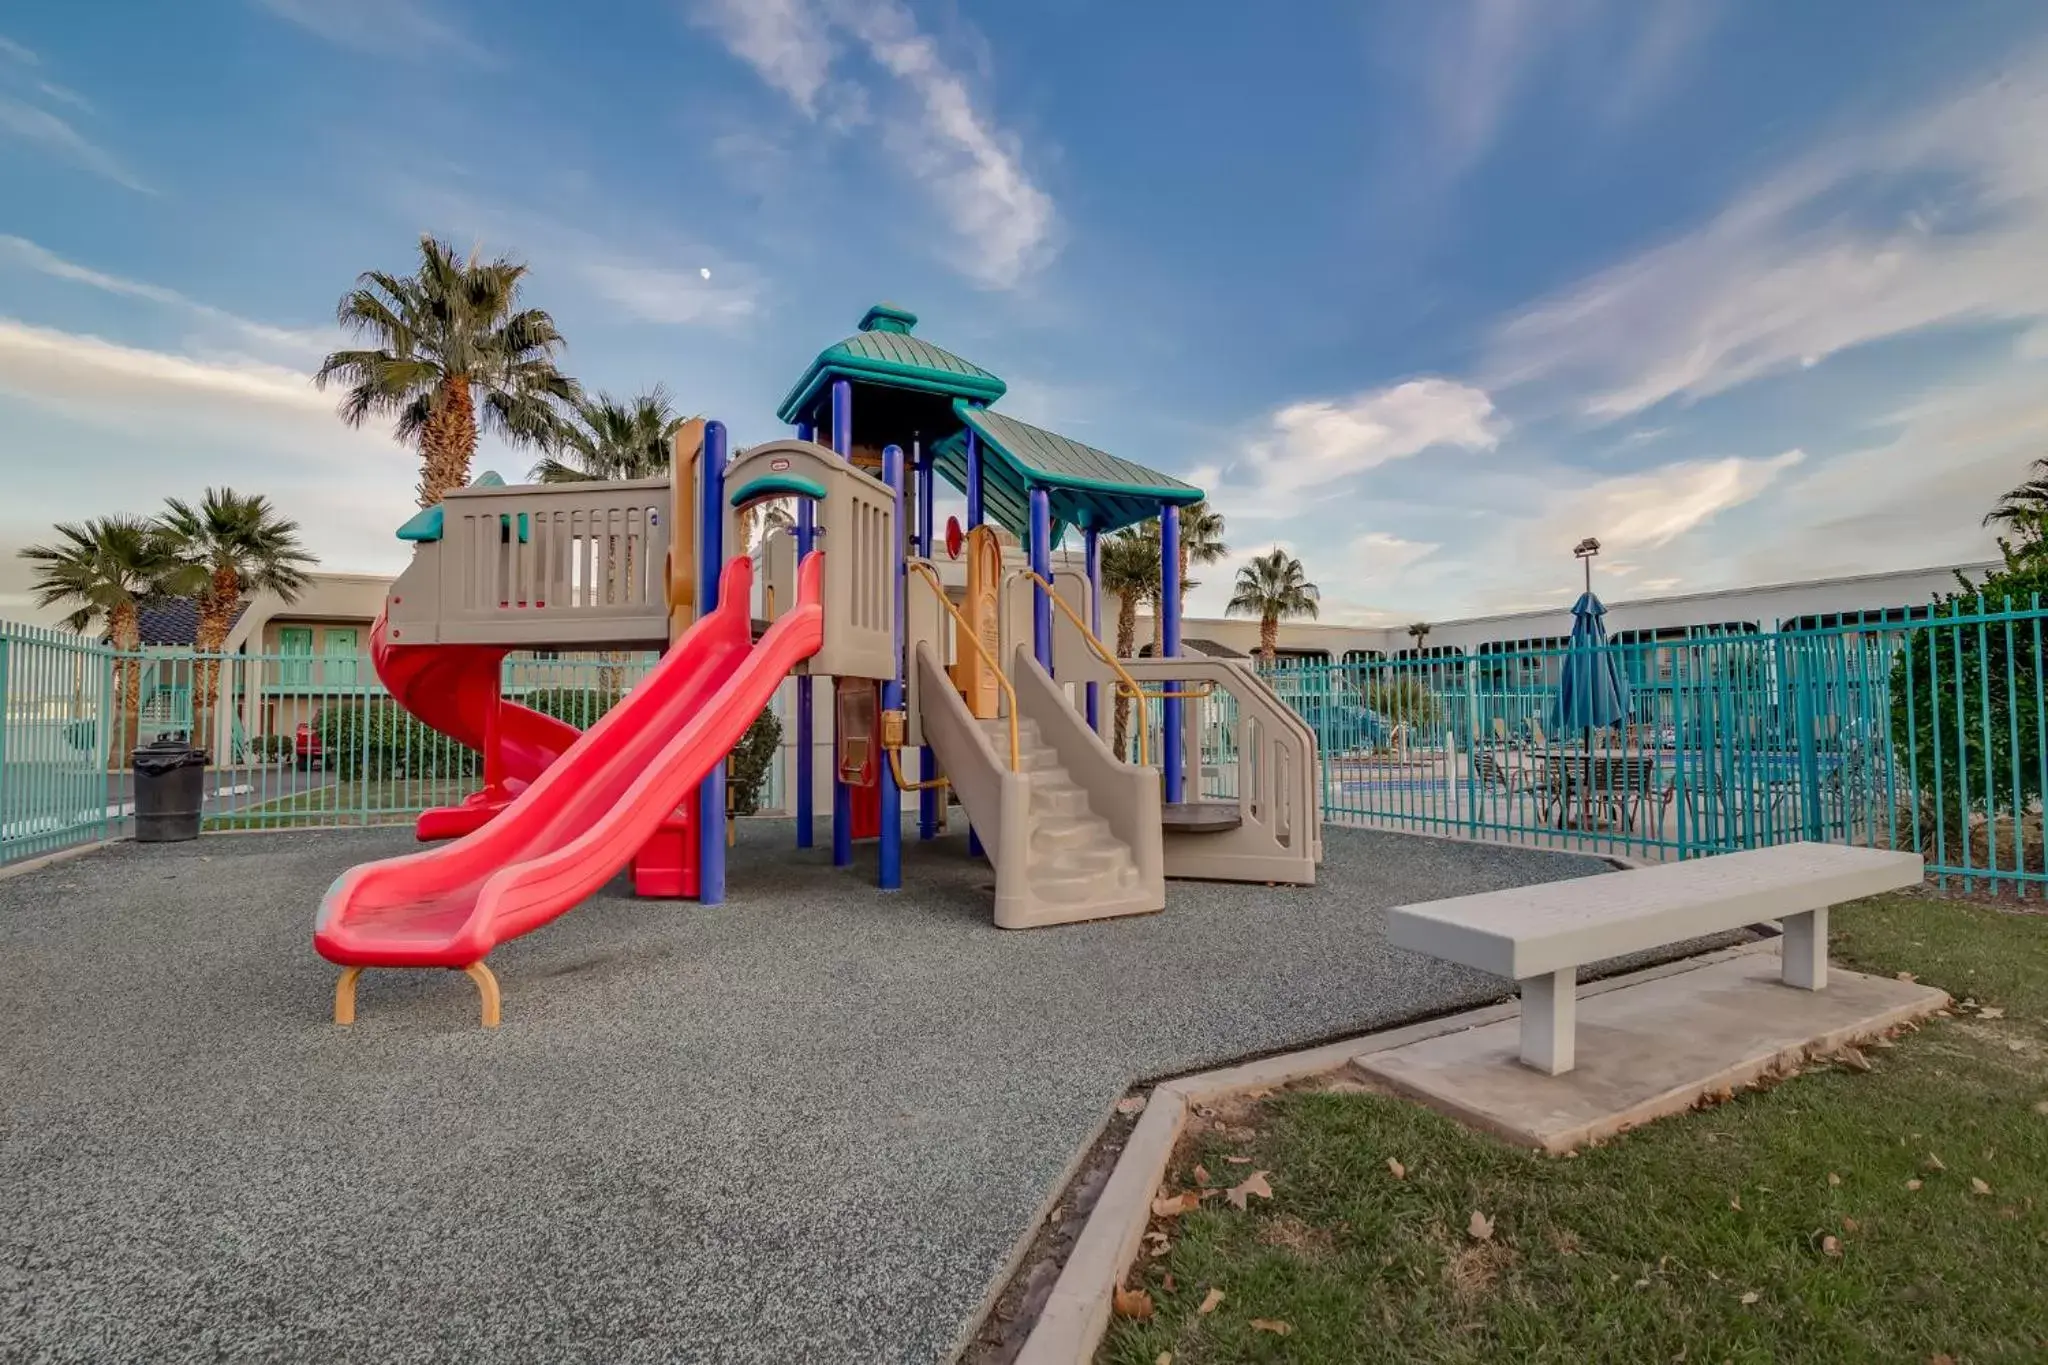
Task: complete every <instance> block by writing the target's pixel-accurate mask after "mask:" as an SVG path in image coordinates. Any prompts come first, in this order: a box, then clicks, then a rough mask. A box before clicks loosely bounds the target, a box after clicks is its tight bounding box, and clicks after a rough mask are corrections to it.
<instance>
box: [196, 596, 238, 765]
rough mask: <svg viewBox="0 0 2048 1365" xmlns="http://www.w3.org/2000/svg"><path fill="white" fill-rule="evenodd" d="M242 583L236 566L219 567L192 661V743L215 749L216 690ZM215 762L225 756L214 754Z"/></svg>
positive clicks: (205, 599)
mask: <svg viewBox="0 0 2048 1365" xmlns="http://www.w3.org/2000/svg"><path fill="white" fill-rule="evenodd" d="M241 597H242V585H241V583H240V582H239V581H238V580H237V579H236V577H235V572H234V570H232V569H217V570H215V571H214V575H213V579H212V581H211V583H210V584H209V585H208V591H207V594H206V596H205V597H203V598H201V599H200V603H199V631H198V634H197V635H196V636H195V637H194V640H193V645H194V648H195V649H196V650H197V653H198V657H197V658H195V659H194V660H193V664H192V734H191V736H190V739H191V742H192V743H193V744H194V745H196V746H197V747H199V748H201V749H206V750H209V751H210V750H211V749H212V748H213V747H214V744H213V740H214V735H213V716H214V700H215V699H214V693H215V692H216V691H217V690H218V689H219V687H220V664H221V650H222V649H223V648H224V647H225V646H226V645H227V641H228V632H229V631H230V630H232V629H233V628H234V624H235V608H236V607H237V606H239V605H240V603H241ZM214 758H215V761H216V762H218V761H220V759H221V755H219V754H215V755H214Z"/></svg>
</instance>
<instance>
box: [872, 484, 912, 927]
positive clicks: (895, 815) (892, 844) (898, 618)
mask: <svg viewBox="0 0 2048 1365" xmlns="http://www.w3.org/2000/svg"><path fill="white" fill-rule="evenodd" d="M882 482H883V483H886V484H888V485H889V487H891V488H892V489H894V490H895V491H896V519H895V522H894V524H893V525H892V526H891V528H890V532H891V534H890V536H889V619H890V623H891V634H892V636H893V638H894V640H895V653H894V655H893V656H892V657H893V658H894V659H895V661H896V676H895V677H893V678H885V679H884V680H883V682H882V709H883V710H884V711H901V710H902V709H903V575H904V574H905V572H907V571H906V570H905V568H904V567H903V447H901V446H894V445H889V446H883V447H882ZM879 720H880V718H879V717H877V723H879ZM879 761H880V763H881V770H880V772H879V774H878V775H877V779H876V780H877V781H879V782H880V783H881V786H882V793H881V796H882V799H881V803H880V804H881V807H882V828H881V830H880V834H881V839H882V847H881V856H880V858H879V859H878V861H879V863H880V865H881V871H880V873H879V874H878V875H877V876H876V878H875V885H877V886H879V887H881V888H882V890H884V891H895V890H898V889H899V888H901V887H902V885H903V793H901V792H900V791H898V790H897V789H896V773H895V770H894V769H892V768H891V767H890V766H889V759H888V756H887V755H886V754H884V755H880V756H879Z"/></svg>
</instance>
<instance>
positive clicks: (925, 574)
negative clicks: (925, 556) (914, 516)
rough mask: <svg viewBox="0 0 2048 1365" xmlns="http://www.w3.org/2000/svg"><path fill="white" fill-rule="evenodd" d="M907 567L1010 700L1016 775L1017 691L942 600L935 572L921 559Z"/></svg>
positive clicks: (1012, 767)
mask: <svg viewBox="0 0 2048 1365" xmlns="http://www.w3.org/2000/svg"><path fill="white" fill-rule="evenodd" d="M907 567H909V568H911V569H914V570H916V571H917V575H918V577H920V578H922V579H923V580H924V581H925V582H926V583H929V584H930V585H931V590H932V592H933V593H934V594H935V595H936V596H937V597H938V599H939V605H940V606H942V607H944V608H945V609H946V615H948V616H950V617H952V618H953V626H954V630H955V633H957V634H958V635H959V637H960V638H961V639H963V640H965V641H966V642H967V643H968V644H970V645H972V646H973V647H974V652H975V653H976V654H979V655H980V656H981V661H982V662H983V663H985V664H987V665H988V668H989V672H990V673H992V674H994V675H995V680H996V685H997V686H999V687H1001V688H1002V689H1003V695H1004V696H1006V697H1008V698H1009V699H1010V771H1011V772H1013V773H1014V772H1017V771H1019V770H1020V768H1021V766H1022V761H1021V760H1020V758H1019V757H1018V753H1017V689H1016V688H1014V687H1012V686H1011V685H1010V679H1009V675H1008V674H1006V673H1004V672H1003V667H1002V665H1001V664H999V663H997V662H996V661H995V657H994V656H993V655H991V654H990V653H989V652H988V646H987V645H985V644H983V643H982V642H981V636H979V635H977V634H976V633H975V631H974V628H973V627H972V626H970V625H968V624H967V618H966V617H965V616H962V615H961V614H960V608H958V607H956V606H954V605H953V599H952V598H950V597H948V596H946V585H945V584H944V583H941V582H940V581H939V572H938V570H936V569H934V568H933V567H932V566H931V565H930V564H928V563H926V562H925V561H924V560H922V559H913V560H909V561H907Z"/></svg>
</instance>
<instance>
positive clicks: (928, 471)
mask: <svg viewBox="0 0 2048 1365" xmlns="http://www.w3.org/2000/svg"><path fill="white" fill-rule="evenodd" d="M910 449H911V462H912V465H913V467H914V468H915V469H916V470H917V554H918V558H920V559H930V558H931V557H932V457H931V456H930V455H927V454H926V453H925V450H924V443H923V442H922V441H912V442H911V443H910ZM904 588H905V591H908V589H909V580H908V579H907V578H906V579H905V581H904ZM903 667H904V668H905V669H906V670H908V669H909V667H910V658H909V656H908V655H907V654H906V655H904V658H903ZM938 775H939V763H938V760H937V759H936V758H935V757H933V755H932V746H931V745H929V744H926V745H922V746H920V747H919V748H918V751H917V777H918V780H919V781H920V782H929V781H931V780H932V779H933V778H935V777H937V776H938ZM943 797H944V793H943V792H941V791H940V790H939V789H938V788H937V787H924V788H921V789H920V790H919V791H918V793H917V837H918V838H920V839H935V838H937V837H938V833H939V810H940V806H939V802H940V801H941V800H942V799H943Z"/></svg>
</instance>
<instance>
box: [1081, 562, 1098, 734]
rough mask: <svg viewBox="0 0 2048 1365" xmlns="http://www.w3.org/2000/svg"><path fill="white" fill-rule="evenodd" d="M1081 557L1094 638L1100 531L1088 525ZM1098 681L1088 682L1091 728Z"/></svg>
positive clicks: (1090, 727)
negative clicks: (1086, 566)
mask: <svg viewBox="0 0 2048 1365" xmlns="http://www.w3.org/2000/svg"><path fill="white" fill-rule="evenodd" d="M1081 547H1082V557H1083V558H1084V559H1085V560H1086V561H1087V565H1088V629H1090V630H1092V631H1094V632H1095V638H1096V639H1098V640H1099V639H1101V638H1102V533H1101V532H1100V531H1097V530H1096V529H1095V528H1094V527H1092V526H1091V527H1089V528H1088V529H1087V530H1086V531H1083V532H1082V533H1081ZM1100 687H1101V684H1099V683H1089V684H1088V728H1089V729H1091V730H1093V729H1095V728H1096V727H1097V726H1098V725H1100V723H1101V722H1100V721H1099V720H1098V719H1097V716H1098V713H1099V708H1100V706H1101V704H1102V703H1101V699H1100V698H1099V697H1098V696H1097V691H1098V690H1099V688H1100Z"/></svg>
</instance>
